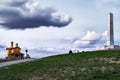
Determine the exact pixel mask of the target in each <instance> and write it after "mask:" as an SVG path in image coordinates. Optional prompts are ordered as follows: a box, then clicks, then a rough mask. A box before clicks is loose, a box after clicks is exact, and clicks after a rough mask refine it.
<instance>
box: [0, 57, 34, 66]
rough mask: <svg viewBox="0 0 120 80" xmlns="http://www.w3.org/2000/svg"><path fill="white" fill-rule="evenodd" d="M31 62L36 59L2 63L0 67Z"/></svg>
mask: <svg viewBox="0 0 120 80" xmlns="http://www.w3.org/2000/svg"><path fill="white" fill-rule="evenodd" d="M33 60H36V59H22V60H15V61H8V62H3V63H0V67H5V66H9V65H12V64H17V63H22V62H27V61H33Z"/></svg>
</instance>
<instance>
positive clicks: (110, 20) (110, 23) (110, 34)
mask: <svg viewBox="0 0 120 80" xmlns="http://www.w3.org/2000/svg"><path fill="white" fill-rule="evenodd" d="M107 44H108V46H114V30H113V13H111V12H110V13H109V14H108V33H107Z"/></svg>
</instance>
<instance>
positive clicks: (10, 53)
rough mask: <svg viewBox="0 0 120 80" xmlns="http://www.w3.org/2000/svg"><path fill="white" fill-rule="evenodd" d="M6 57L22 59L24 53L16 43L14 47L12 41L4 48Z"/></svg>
mask: <svg viewBox="0 0 120 80" xmlns="http://www.w3.org/2000/svg"><path fill="white" fill-rule="evenodd" d="M6 53H7V57H6V58H7V59H23V58H24V54H23V53H22V52H21V48H20V47H19V46H18V43H16V46H15V47H14V42H11V46H10V47H8V48H6Z"/></svg>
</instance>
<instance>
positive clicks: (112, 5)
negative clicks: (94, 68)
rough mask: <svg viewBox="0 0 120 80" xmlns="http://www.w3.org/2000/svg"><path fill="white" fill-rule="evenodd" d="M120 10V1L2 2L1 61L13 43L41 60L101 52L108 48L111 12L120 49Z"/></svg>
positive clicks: (0, 10) (42, 0) (11, 0)
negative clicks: (102, 49) (108, 23)
mask: <svg viewBox="0 0 120 80" xmlns="http://www.w3.org/2000/svg"><path fill="white" fill-rule="evenodd" d="M119 7H120V3H119V0H69V1H68V0H65V1H63V0H51V1H48V0H0V34H1V36H0V58H4V57H6V52H5V51H6V48H7V47H10V42H11V41H13V42H14V43H18V44H19V46H20V47H21V48H22V52H23V53H24V52H25V49H28V53H29V54H30V56H31V57H37V58H40V57H45V56H51V55H57V54H64V53H67V52H68V51H69V50H72V51H74V52H76V51H89V50H98V49H100V47H101V46H103V45H105V44H106V35H107V15H108V13H109V12H112V13H113V14H114V34H115V35H114V39H115V44H118V45H119V43H120V41H119V40H120V37H118V36H120V32H119V21H120V16H119V15H120V11H119Z"/></svg>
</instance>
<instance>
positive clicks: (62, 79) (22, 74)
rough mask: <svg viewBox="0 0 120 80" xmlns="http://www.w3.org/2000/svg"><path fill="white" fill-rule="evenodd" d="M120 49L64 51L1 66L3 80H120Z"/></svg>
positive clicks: (0, 73)
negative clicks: (54, 54) (61, 53)
mask: <svg viewBox="0 0 120 80" xmlns="http://www.w3.org/2000/svg"><path fill="white" fill-rule="evenodd" d="M119 62H120V51H93V52H83V53H75V54H64V55H57V56H51V57H46V58H42V59H40V60H36V61H32V62H26V63H20V64H15V65H11V66H7V67H3V68H0V80H120V63H119Z"/></svg>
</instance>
